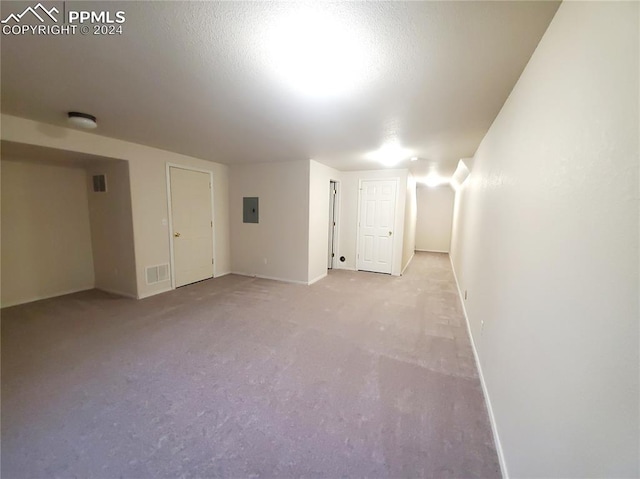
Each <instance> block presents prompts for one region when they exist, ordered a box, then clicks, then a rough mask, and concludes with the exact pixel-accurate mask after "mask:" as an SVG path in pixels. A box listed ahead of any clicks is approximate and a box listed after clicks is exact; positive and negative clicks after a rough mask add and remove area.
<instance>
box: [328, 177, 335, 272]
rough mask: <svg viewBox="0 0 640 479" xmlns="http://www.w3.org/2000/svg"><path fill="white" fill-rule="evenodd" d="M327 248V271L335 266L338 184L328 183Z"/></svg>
mask: <svg viewBox="0 0 640 479" xmlns="http://www.w3.org/2000/svg"><path fill="white" fill-rule="evenodd" d="M328 227H329V247H328V257H327V269H333V268H334V267H335V266H336V263H335V260H336V250H337V249H338V248H337V247H338V240H337V238H338V182H337V181H333V180H331V181H329V225H328Z"/></svg>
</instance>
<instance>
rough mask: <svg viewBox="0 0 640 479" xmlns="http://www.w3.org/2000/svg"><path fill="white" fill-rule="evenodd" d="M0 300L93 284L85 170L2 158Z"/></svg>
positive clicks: (17, 299)
mask: <svg viewBox="0 0 640 479" xmlns="http://www.w3.org/2000/svg"><path fill="white" fill-rule="evenodd" d="M1 170H2V238H1V243H2V248H1V249H2V306H3V307H5V306H11V305H14V304H20V303H26V302H29V301H35V300H38V299H43V298H48V297H52V296H58V295H61V294H66V293H70V292H74V291H81V290H85V289H91V288H93V284H94V278H93V260H92V257H91V234H90V228H89V211H88V207H87V187H86V183H85V171H84V170H83V169H82V168H72V167H66V166H54V165H47V164H42V163H33V162H28V163H27V162H13V161H8V160H6V159H4V158H3V159H2V162H1Z"/></svg>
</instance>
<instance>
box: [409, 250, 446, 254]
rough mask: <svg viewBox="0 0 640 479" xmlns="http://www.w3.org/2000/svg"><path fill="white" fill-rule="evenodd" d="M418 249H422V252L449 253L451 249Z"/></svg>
mask: <svg viewBox="0 0 640 479" xmlns="http://www.w3.org/2000/svg"><path fill="white" fill-rule="evenodd" d="M416 251H420V252H421V253H447V254H449V251H442V250H439V249H417V250H416Z"/></svg>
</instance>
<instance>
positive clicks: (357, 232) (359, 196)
mask: <svg viewBox="0 0 640 479" xmlns="http://www.w3.org/2000/svg"><path fill="white" fill-rule="evenodd" d="M363 181H395V182H396V197H395V204H394V205H393V206H394V208H393V229H394V232H393V235H394V238H393V241H391V273H390V274H391V275H392V276H393V267H394V263H395V258H396V255H395V253H396V234H397V232H396V231H395V229H396V213H397V209H398V196H399V195H400V188H399V187H400V177H398V176H394V177H393V178H360V179H359V180H358V228H357V230H356V271H364V270H360V269H358V262H359V260H360V210H361V206H362V205H361V203H362V182H363Z"/></svg>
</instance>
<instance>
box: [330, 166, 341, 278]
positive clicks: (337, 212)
mask: <svg viewBox="0 0 640 479" xmlns="http://www.w3.org/2000/svg"><path fill="white" fill-rule="evenodd" d="M331 182H333V183H335V184H336V202H335V205H334V211H333V217H334V219H335V220H336V226H335V228H334V235H333V243H334V244H333V249H334V254H335V256H334V257H333V262H332V269H341V268H340V260H339V257H340V253H339V251H340V197H341V194H340V187H341V183H340V181H339V180H334V179H332V178H330V179H329V185H331Z"/></svg>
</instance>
